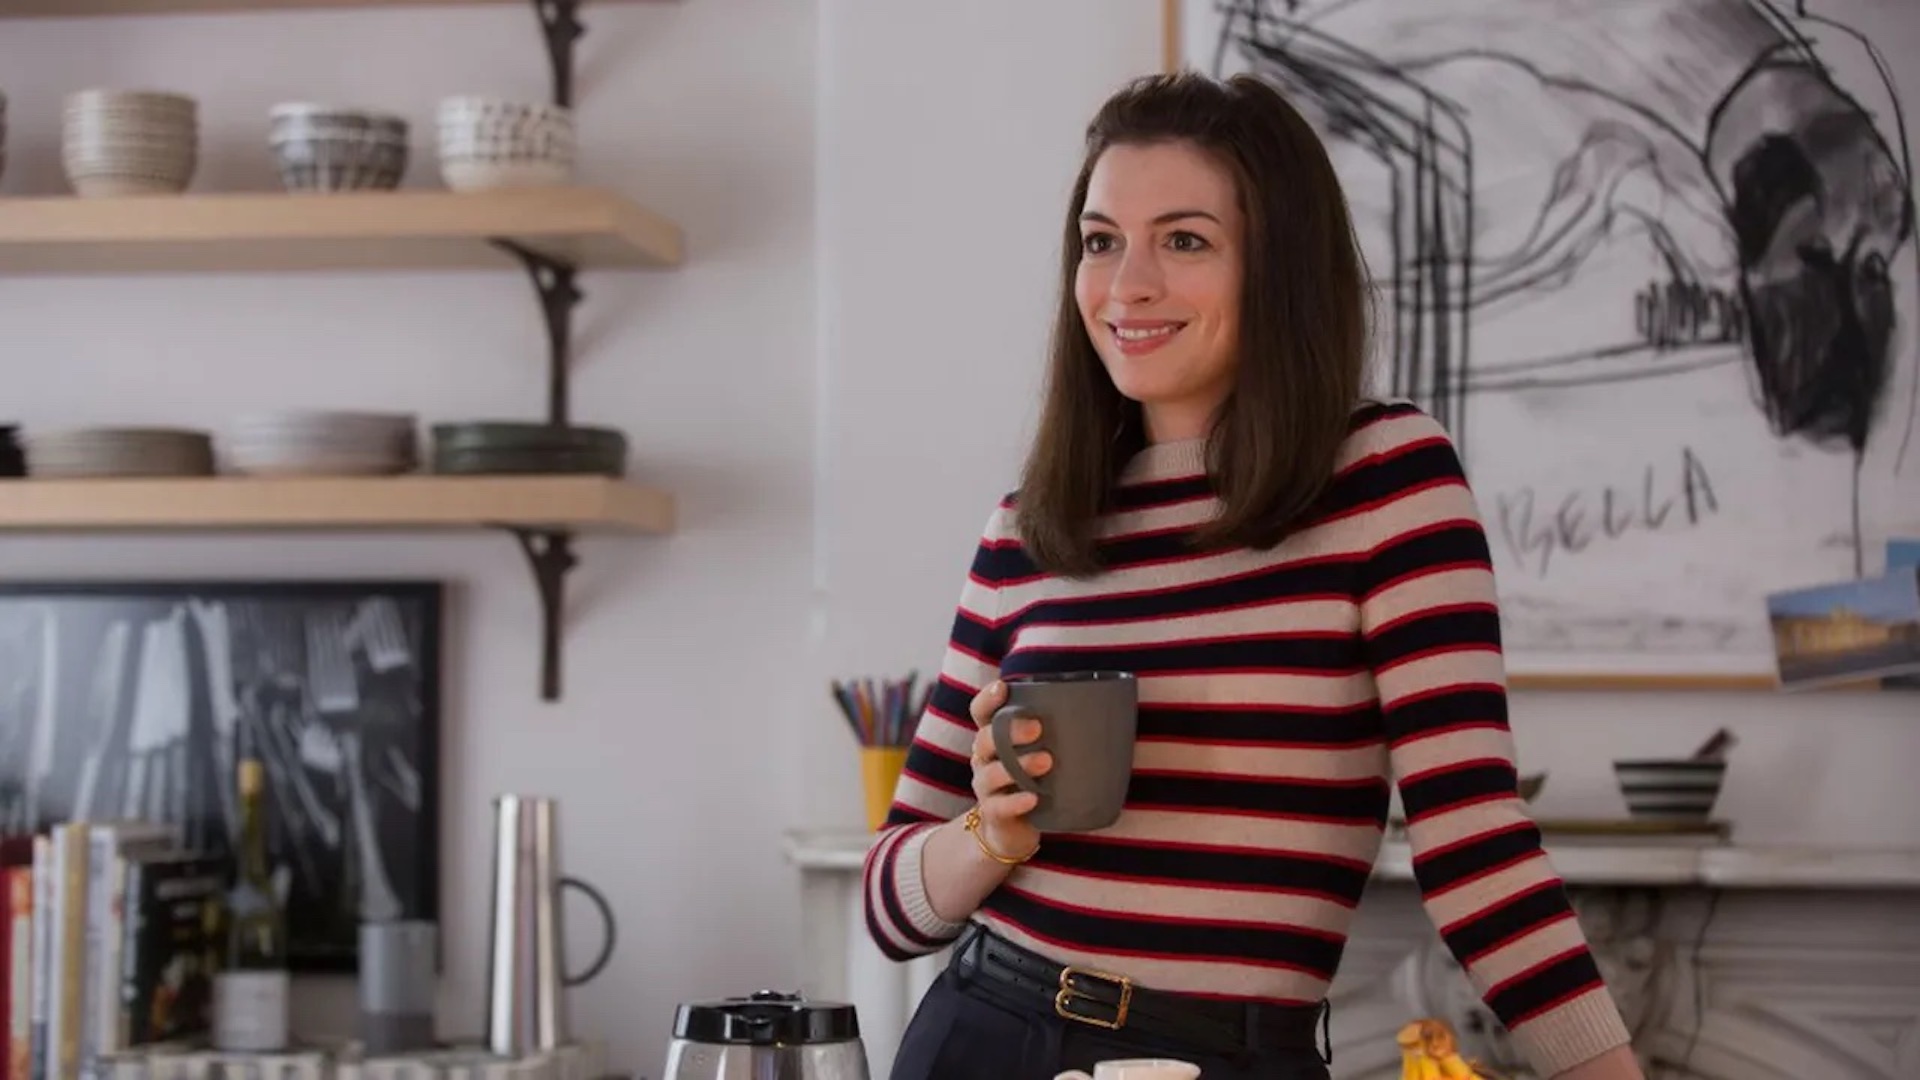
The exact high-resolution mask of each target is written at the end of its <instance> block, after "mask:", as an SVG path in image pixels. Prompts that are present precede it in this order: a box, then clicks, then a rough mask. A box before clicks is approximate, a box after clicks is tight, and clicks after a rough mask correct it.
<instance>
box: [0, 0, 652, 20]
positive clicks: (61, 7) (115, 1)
mask: <svg viewBox="0 0 1920 1080" xmlns="http://www.w3.org/2000/svg"><path fill="white" fill-rule="evenodd" d="M598 2H601V3H607V2H614V3H619V2H627V3H631V2H633V0H598ZM525 3H526V0H0V19H21V18H41V17H56V16H57V17H66V16H74V15H177V14H183V13H188V12H226V13H228V14H235V13H244V12H265V11H299V10H303V9H318V8H382V7H455V6H467V5H476V4H484V5H487V6H490V7H499V6H501V5H503V4H521V5H524V4H525Z"/></svg>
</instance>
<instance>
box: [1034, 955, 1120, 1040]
mask: <svg viewBox="0 0 1920 1080" xmlns="http://www.w3.org/2000/svg"><path fill="white" fill-rule="evenodd" d="M1076 978H1078V979H1091V980H1093V981H1094V982H1103V983H1108V984H1111V985H1113V986H1115V987H1118V988H1119V990H1120V1001H1119V1003H1118V1004H1116V1005H1115V1006H1114V1015H1113V1019H1112V1020H1102V1019H1100V1018H1099V1017H1097V1016H1087V1015H1085V1014H1084V1013H1077V1012H1074V1011H1073V1010H1072V1009H1071V1008H1069V1007H1068V1005H1069V1003H1070V1002H1072V1001H1073V1000H1074V999H1075V998H1085V999H1086V1000H1088V1001H1094V1000H1095V999H1094V998H1093V997H1092V996H1091V995H1089V994H1087V993H1086V992H1085V991H1083V990H1079V989H1076V988H1075V987H1074V985H1073V980H1075V979H1076ZM1132 1002H1133V980H1132V979H1129V978H1127V977H1126V976H1125V975H1111V974H1108V973H1107V972H1104V971H1085V970H1082V969H1080V968H1071V967H1063V968H1061V969H1060V992H1059V993H1057V994H1055V995H1053V1011H1054V1012H1056V1013H1059V1014H1060V1015H1061V1016H1062V1017H1065V1018H1066V1019H1068V1020H1077V1021H1079V1022H1080V1023H1082V1024H1091V1025H1093V1026H1094V1027H1097V1028H1106V1029H1107V1030H1108V1031H1118V1030H1120V1029H1121V1028H1123V1027H1125V1026H1126V1023H1127V1006H1128V1005H1130V1004H1132Z"/></svg>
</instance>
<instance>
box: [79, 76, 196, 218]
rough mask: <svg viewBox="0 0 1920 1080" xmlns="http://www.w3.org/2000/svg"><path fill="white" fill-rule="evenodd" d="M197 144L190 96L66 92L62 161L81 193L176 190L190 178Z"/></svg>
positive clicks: (183, 186)
mask: <svg viewBox="0 0 1920 1080" xmlns="http://www.w3.org/2000/svg"><path fill="white" fill-rule="evenodd" d="M199 144H200V130H199V113H198V109H197V107H196V104H195V102H194V99H192V98H190V97H185V96H183V95H180V94H168V93H161V92H157V91H141V90H82V91H79V92H78V93H74V94H69V95H68V96H67V100H66V108H65V111H64V114H63V116H62V129H61V141H60V161H61V164H62V165H63V166H64V167H65V169H66V174H67V183H68V184H70V185H72V187H73V190H74V191H75V193H77V194H79V195H82V196H88V197H97V196H114V195H163V194H178V193H179V192H182V191H185V190H186V189H187V185H188V184H189V183H191V182H192V180H193V173H194V169H195V167H196V166H197V165H198V164H199Z"/></svg>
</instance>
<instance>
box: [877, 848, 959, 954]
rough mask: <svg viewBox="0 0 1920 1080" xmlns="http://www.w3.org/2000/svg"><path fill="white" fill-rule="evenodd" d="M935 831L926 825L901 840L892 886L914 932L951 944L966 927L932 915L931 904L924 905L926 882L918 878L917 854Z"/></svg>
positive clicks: (918, 856) (894, 856) (896, 849)
mask: <svg viewBox="0 0 1920 1080" xmlns="http://www.w3.org/2000/svg"><path fill="white" fill-rule="evenodd" d="M935 828H937V826H934V825H927V826H924V827H922V828H918V829H915V830H913V831H912V832H911V833H909V834H908V835H906V836H904V837H902V838H901V840H900V843H899V845H898V846H897V847H895V848H894V852H893V866H894V881H893V885H894V889H895V890H896V895H897V896H899V898H900V910H901V911H902V912H903V913H904V914H905V915H906V917H907V921H908V922H909V923H911V924H913V928H914V929H915V930H917V931H919V932H920V933H921V934H924V935H926V936H927V937H929V938H933V939H935V940H937V941H951V940H953V939H954V938H957V937H959V936H960V931H962V930H964V929H966V926H967V924H966V923H964V922H948V921H946V920H945V919H942V918H941V917H940V916H938V915H936V914H934V912H933V905H931V904H929V903H927V882H926V879H925V878H924V877H922V876H921V859H920V855H921V852H922V851H923V850H924V849H925V848H926V846H927V838H928V837H929V836H932V835H933V830H934V829H935Z"/></svg>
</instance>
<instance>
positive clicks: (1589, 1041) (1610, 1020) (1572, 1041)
mask: <svg viewBox="0 0 1920 1080" xmlns="http://www.w3.org/2000/svg"><path fill="white" fill-rule="evenodd" d="M1512 1035H1513V1041H1514V1044H1515V1045H1516V1046H1518V1047H1519V1049H1520V1052H1521V1053H1523V1054H1525V1055H1526V1057H1527V1061H1528V1062H1530V1063H1531V1064H1532V1065H1533V1067H1534V1070H1535V1071H1536V1072H1538V1073H1539V1074H1540V1075H1541V1076H1542V1077H1543V1078H1546V1077H1554V1076H1559V1075H1560V1074H1561V1073H1564V1072H1566V1071H1567V1070H1568V1069H1571V1068H1573V1067H1574V1066H1576V1065H1579V1064H1581V1063H1583V1062H1587V1061H1591V1060H1593V1059H1594V1058H1597V1057H1599V1056H1600V1055H1601V1054H1604V1053H1606V1052H1607V1051H1609V1050H1612V1049H1614V1048H1615V1047H1618V1046H1625V1045H1627V1044H1628V1043H1630V1042H1632V1041H1633V1039H1632V1036H1631V1035H1629V1034H1628V1033H1627V1024H1626V1021H1624V1020H1622V1019H1621V1018H1620V1010H1619V1008H1618V1007H1617V1006H1615V1005H1614V1003H1613V997H1612V996H1611V995H1610V994H1608V993H1607V990H1606V987H1604V986H1596V987H1594V988H1593V989H1591V990H1589V991H1587V992H1586V993H1584V994H1581V995H1580V996H1579V997H1576V998H1574V999H1573V1000H1571V1001H1568V1002H1567V1003H1565V1004H1563V1005H1558V1006H1555V1007H1554V1008H1552V1009H1549V1010H1548V1011H1546V1012H1544V1013H1541V1014H1540V1015H1538V1016H1535V1017H1533V1018H1532V1019H1530V1020H1528V1021H1527V1022H1526V1023H1524V1024H1521V1025H1520V1026H1519V1027H1517V1028H1514V1029H1513V1031H1512Z"/></svg>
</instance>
